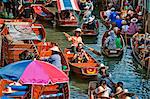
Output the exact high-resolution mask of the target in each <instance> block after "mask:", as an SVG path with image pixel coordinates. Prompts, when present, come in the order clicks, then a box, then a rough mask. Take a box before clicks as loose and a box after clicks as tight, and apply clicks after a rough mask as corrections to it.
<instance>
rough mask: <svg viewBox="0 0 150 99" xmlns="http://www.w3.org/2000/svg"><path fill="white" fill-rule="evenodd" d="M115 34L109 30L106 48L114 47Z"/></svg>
mask: <svg viewBox="0 0 150 99" xmlns="http://www.w3.org/2000/svg"><path fill="white" fill-rule="evenodd" d="M115 39H116V35H115V33H114V32H112V31H111V32H110V36H108V37H107V39H106V41H105V44H106V47H107V48H108V49H116V42H115Z"/></svg>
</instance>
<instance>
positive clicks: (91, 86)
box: [88, 81, 135, 99]
mask: <svg viewBox="0 0 150 99" xmlns="http://www.w3.org/2000/svg"><path fill="white" fill-rule="evenodd" d="M98 85H99V84H98V81H90V82H89V86H88V97H89V99H97V97H98V96H97V95H96V94H93V91H94V90H95V89H96V88H98ZM113 86H114V85H113ZM114 88H115V87H114ZM134 95H135V94H134V93H131V92H127V93H126V92H125V93H124V94H120V95H119V97H118V96H117V98H118V99H125V98H126V96H129V97H132V98H133V97H134ZM110 98H112V97H110ZM102 99H103V98H102ZM104 99H109V98H104ZM115 99H116V98H115Z"/></svg>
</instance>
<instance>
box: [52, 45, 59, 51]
mask: <svg viewBox="0 0 150 99" xmlns="http://www.w3.org/2000/svg"><path fill="white" fill-rule="evenodd" d="M50 50H52V51H56V52H60V50H59V48H58V47H57V46H54V47H52V48H50Z"/></svg>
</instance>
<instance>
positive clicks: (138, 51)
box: [131, 34, 150, 71]
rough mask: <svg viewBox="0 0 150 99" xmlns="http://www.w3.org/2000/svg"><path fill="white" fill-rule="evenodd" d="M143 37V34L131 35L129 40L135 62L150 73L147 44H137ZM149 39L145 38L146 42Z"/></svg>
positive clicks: (149, 54) (149, 57)
mask: <svg viewBox="0 0 150 99" xmlns="http://www.w3.org/2000/svg"><path fill="white" fill-rule="evenodd" d="M142 37H144V39H145V34H135V35H133V37H132V39H131V47H132V52H133V56H134V58H135V59H136V60H137V62H138V63H139V64H140V65H141V66H142V67H144V68H146V69H148V70H149V71H150V53H149V48H148V47H149V45H150V44H147V45H146V46H145V44H140V45H139V44H138V42H139V41H138V40H139V39H141V38H142ZM149 40H150V39H149V38H146V40H145V42H146V41H149Z"/></svg>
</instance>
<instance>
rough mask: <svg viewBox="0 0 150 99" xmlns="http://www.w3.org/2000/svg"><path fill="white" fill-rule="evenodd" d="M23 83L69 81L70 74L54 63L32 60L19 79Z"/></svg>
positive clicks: (44, 83) (43, 83)
mask: <svg viewBox="0 0 150 99" xmlns="http://www.w3.org/2000/svg"><path fill="white" fill-rule="evenodd" d="M19 81H20V82H21V83H23V84H40V85H41V84H42V85H46V84H49V83H63V82H68V81H69V78H68V76H67V75H66V74H65V73H64V72H63V71H61V70H59V69H58V68H57V67H55V66H54V65H52V64H50V63H47V62H43V61H39V60H35V61H32V62H31V63H30V64H29V65H28V66H27V68H26V69H25V71H24V72H23V74H22V76H21V77H20V80H19Z"/></svg>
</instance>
